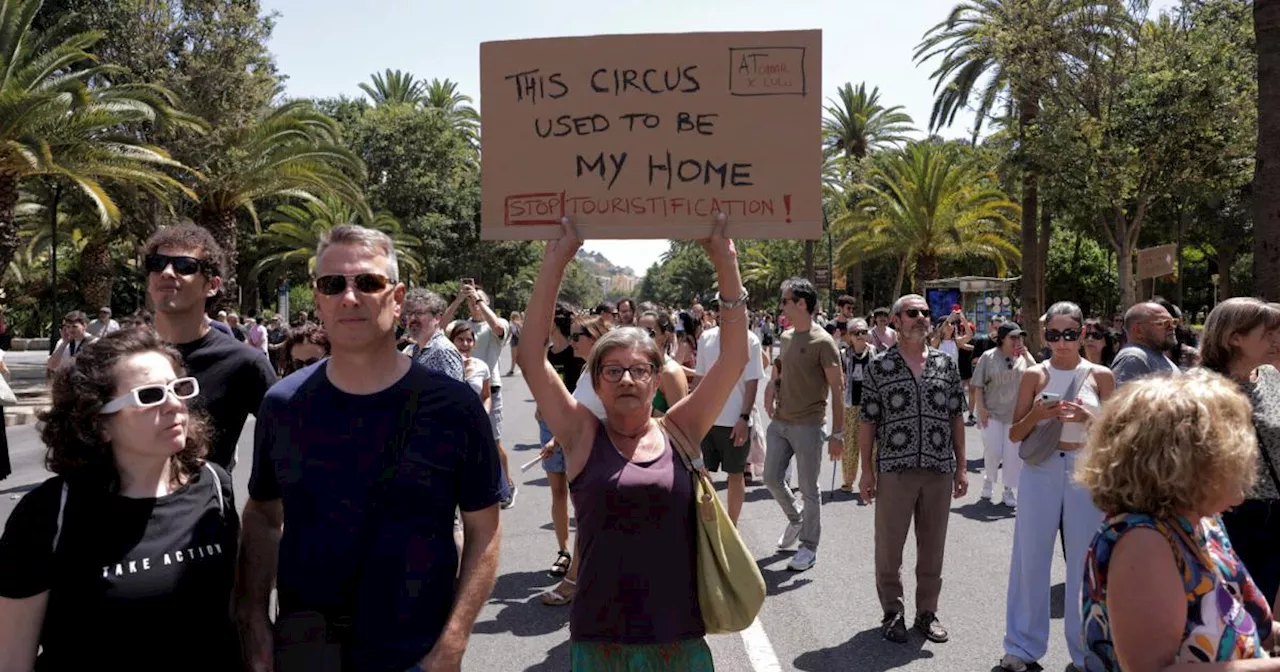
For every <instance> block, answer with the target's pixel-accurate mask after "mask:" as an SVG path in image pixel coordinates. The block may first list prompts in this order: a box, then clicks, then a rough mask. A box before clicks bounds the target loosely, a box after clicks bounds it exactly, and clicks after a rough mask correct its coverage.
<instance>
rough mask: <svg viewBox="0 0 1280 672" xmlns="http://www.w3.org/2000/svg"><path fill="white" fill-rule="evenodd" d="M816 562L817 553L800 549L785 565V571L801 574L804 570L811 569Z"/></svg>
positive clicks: (803, 548)
mask: <svg viewBox="0 0 1280 672" xmlns="http://www.w3.org/2000/svg"><path fill="white" fill-rule="evenodd" d="M817 561H818V554H817V553H814V552H813V551H811V550H809V549H808V548H805V547H801V548H800V550H798V551H796V554H795V556H794V557H792V558H791V562H789V563H787V569H789V570H791V571H793V572H803V571H805V570H806V569H809V568H810V567H813V565H814V563H816V562H817Z"/></svg>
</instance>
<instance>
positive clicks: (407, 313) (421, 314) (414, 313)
mask: <svg viewBox="0 0 1280 672" xmlns="http://www.w3.org/2000/svg"><path fill="white" fill-rule="evenodd" d="M431 314H432V312H431V311H429V310H406V311H404V316H405V317H406V318H408V317H425V316H427V315H431Z"/></svg>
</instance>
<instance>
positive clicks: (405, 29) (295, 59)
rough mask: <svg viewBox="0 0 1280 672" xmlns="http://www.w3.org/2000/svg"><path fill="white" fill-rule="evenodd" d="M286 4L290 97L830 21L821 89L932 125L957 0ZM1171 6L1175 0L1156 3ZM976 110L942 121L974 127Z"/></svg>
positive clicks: (649, 245)
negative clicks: (607, 47) (536, 46)
mask: <svg viewBox="0 0 1280 672" xmlns="http://www.w3.org/2000/svg"><path fill="white" fill-rule="evenodd" d="M262 4H263V7H264V9H265V10H266V11H272V12H276V13H277V14H278V16H277V24H276V28H275V33H274V35H273V37H272V40H271V43H270V48H271V51H272V53H273V54H274V55H275V57H276V62H277V64H278V66H279V68H280V71H281V72H282V73H284V74H285V75H286V76H287V78H288V79H287V80H286V82H285V87H286V93H287V95H288V96H290V97H325V96H337V95H338V94H346V95H348V96H350V97H359V96H360V95H362V94H361V92H360V90H359V88H357V85H358V84H359V83H361V82H367V81H369V76H370V74H372V73H374V72H382V71H384V70H386V69H387V68H391V69H393V70H394V69H399V70H405V71H409V72H412V73H413V74H414V75H415V76H417V77H419V78H424V79H428V80H430V79H431V78H432V77H438V78H440V79H444V78H449V79H452V80H454V81H456V82H458V83H459V88H460V89H461V91H462V92H463V93H465V94H467V95H470V96H471V97H472V98H474V99H476V102H477V106H478V107H479V108H481V112H482V113H483V101H481V100H479V97H480V43H481V42H487V41H490V40H508V39H522V38H533V37H559V36H578V35H599V34H615V33H662V32H695V31H735V30H744V31H746V30H796V29H812V28H821V29H822V30H823V35H822V75H823V77H822V96H823V100H824V101H825V100H826V99H827V98H830V97H832V96H834V95H835V91H836V89H837V87H839V86H840V85H841V84H843V83H845V82H852V83H853V84H854V85H855V86H857V84H858V83H859V82H866V83H867V86H868V88H871V87H879V88H880V94H881V101H882V103H883V104H885V105H901V106H903V107H904V111H906V112H907V113H908V114H910V115H911V117H912V118H913V119H914V120H915V122H916V125H917V126H921V127H923V126H925V125H927V124H928V121H929V112H930V110H931V109H932V105H933V86H934V85H933V82H932V81H930V79H929V73H930V72H932V67H931V66H933V65H934V64H935V63H936V61H930V62H929V63H926V64H925V65H923V66H921V67H918V68H917V67H916V65H915V63H914V62H913V60H912V56H913V53H914V48H915V46H916V45H917V44H918V43H919V41H920V38H921V36H922V35H924V33H925V32H926V31H927V30H929V28H931V27H933V26H934V25H935V24H937V23H938V22H939V21H942V20H943V19H945V18H946V16H947V13H948V12H949V11H950V10H951V8H952V7H954V6H955V5H956V4H957V0H896V1H894V2H884V1H882V0H856V1H855V0H790V1H789V2H785V3H781V4H779V3H777V2H772V1H766V0H644V1H643V2H640V1H638V0H595V1H594V2H593V1H590V0H554V1H553V2H548V3H539V2H531V1H528V0H470V1H464V2H449V3H441V2H438V1H431V0H363V1H361V2H351V1H350V0H262ZM1152 4H1153V5H1154V6H1155V7H1157V8H1160V7H1167V6H1168V5H1170V4H1172V0H1160V1H1157V2H1153V3H1152ZM972 124H973V118H972V115H968V114H961V115H959V116H958V117H957V119H956V122H955V125H954V126H952V127H951V128H949V129H944V130H942V131H941V132H940V134H941V135H943V136H946V137H957V138H960V137H967V136H968V135H969V133H970V131H971V127H972ZM585 248H586V249H588V250H596V251H599V252H601V253H603V254H604V255H605V256H606V257H608V258H609V259H610V260H611V261H612V262H614V263H615V264H617V265H620V266H630V267H632V268H633V269H635V271H636V272H637V273H640V274H643V273H644V271H645V269H647V268H648V267H649V265H650V264H652V263H654V262H655V261H657V260H658V258H659V257H660V256H661V255H662V253H663V252H665V251H666V249H667V241H665V240H603V241H602V240H589V241H587V242H586V244H585Z"/></svg>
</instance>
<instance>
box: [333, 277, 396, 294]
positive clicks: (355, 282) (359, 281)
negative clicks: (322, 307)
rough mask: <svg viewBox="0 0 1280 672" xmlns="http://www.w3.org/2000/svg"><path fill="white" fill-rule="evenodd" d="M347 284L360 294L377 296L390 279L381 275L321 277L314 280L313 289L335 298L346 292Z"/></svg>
mask: <svg viewBox="0 0 1280 672" xmlns="http://www.w3.org/2000/svg"><path fill="white" fill-rule="evenodd" d="M348 282H350V283H351V284H352V286H353V287H355V289H356V291H357V292H360V293H361V294H377V293H378V292H381V291H382V290H384V289H386V288H387V285H388V284H390V283H391V279H390V278H388V277H387V276H385V275H382V274H381V273H358V274H356V275H322V276H320V277H318V278H316V280H315V287H316V291H317V292H320V293H321V294H323V295H325V296H336V295H338V294H341V293H343V292H345V291H346V290H347V283H348Z"/></svg>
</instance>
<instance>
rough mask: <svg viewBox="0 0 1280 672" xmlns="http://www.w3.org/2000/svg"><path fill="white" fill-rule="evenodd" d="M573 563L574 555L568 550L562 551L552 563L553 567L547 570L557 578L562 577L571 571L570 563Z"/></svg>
mask: <svg viewBox="0 0 1280 672" xmlns="http://www.w3.org/2000/svg"><path fill="white" fill-rule="evenodd" d="M571 564H573V556H572V555H570V554H569V552H568V551H560V553H559V555H557V556H556V561H555V562H553V563H551V569H550V570H549V571H548V572H547V573H548V574H550V575H551V576H554V577H556V578H559V577H562V576H564V575H565V574H568V573H569V565H571Z"/></svg>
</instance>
